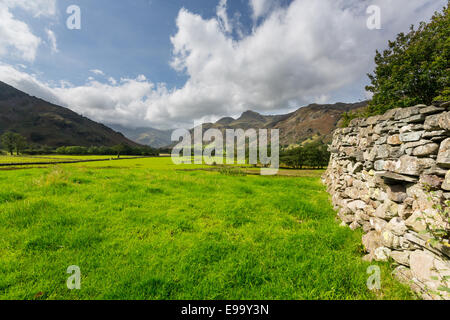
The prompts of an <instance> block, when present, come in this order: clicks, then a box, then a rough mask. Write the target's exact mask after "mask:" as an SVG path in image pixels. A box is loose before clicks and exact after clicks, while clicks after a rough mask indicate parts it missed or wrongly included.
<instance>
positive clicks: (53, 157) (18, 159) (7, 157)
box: [0, 155, 133, 164]
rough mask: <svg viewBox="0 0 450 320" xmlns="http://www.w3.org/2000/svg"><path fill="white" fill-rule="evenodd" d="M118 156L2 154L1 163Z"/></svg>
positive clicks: (125, 157) (0, 156)
mask: <svg viewBox="0 0 450 320" xmlns="http://www.w3.org/2000/svg"><path fill="white" fill-rule="evenodd" d="M115 158H117V157H116V156H67V155H42V156H24V155H21V156H11V155H0V164H9V163H35V162H59V161H71V160H73V161H77V160H96V159H105V160H109V159H115ZM121 158H123V159H127V158H133V156H122V157H121Z"/></svg>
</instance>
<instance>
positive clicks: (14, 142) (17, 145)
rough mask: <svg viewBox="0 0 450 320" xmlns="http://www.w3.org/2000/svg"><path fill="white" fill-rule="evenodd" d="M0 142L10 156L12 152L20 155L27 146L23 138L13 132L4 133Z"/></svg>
mask: <svg viewBox="0 0 450 320" xmlns="http://www.w3.org/2000/svg"><path fill="white" fill-rule="evenodd" d="M1 142H2V144H3V146H4V147H5V148H6V149H7V150H8V152H9V153H10V154H11V155H12V154H13V152H14V150H15V151H16V153H17V155H19V153H21V152H22V151H23V150H24V149H25V148H26V146H27V140H26V139H25V137H23V136H21V135H20V134H18V133H13V132H9V131H8V132H5V133H4V134H3V135H2V136H1Z"/></svg>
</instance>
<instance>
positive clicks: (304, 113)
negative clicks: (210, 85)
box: [203, 101, 367, 146]
mask: <svg viewBox="0 0 450 320" xmlns="http://www.w3.org/2000/svg"><path fill="white" fill-rule="evenodd" d="M366 106H367V101H364V102H359V103H350V104H347V103H336V104H326V105H319V104H311V105H309V106H306V107H302V108H299V109H298V110H297V111H295V112H292V113H288V114H284V115H276V116H271V115H269V116H266V115H261V114H259V113H257V112H254V111H246V112H244V113H243V114H242V115H241V116H240V117H239V118H238V119H233V118H230V117H226V118H222V119H220V120H219V121H217V122H216V123H205V124H203V131H206V130H208V129H210V128H215V129H219V130H221V131H225V129H244V130H245V129H249V128H254V129H263V128H267V129H279V130H280V144H281V145H283V146H287V145H293V144H300V143H302V142H304V141H306V140H311V139H317V138H320V139H322V140H323V141H325V142H331V137H332V132H333V131H334V130H335V129H336V128H337V126H338V122H339V120H340V119H341V116H342V114H343V113H344V112H348V111H351V110H357V109H361V108H364V107H366Z"/></svg>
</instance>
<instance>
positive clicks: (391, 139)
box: [387, 134, 402, 145]
mask: <svg viewBox="0 0 450 320" xmlns="http://www.w3.org/2000/svg"><path fill="white" fill-rule="evenodd" d="M387 143H388V144H390V145H400V144H402V142H401V141H400V136H399V135H398V134H395V135H393V136H389V137H388V138H387Z"/></svg>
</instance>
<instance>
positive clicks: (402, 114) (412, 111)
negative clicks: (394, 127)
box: [395, 107, 420, 120]
mask: <svg viewBox="0 0 450 320" xmlns="http://www.w3.org/2000/svg"><path fill="white" fill-rule="evenodd" d="M419 113H420V108H419V107H409V108H403V109H400V110H398V111H397V112H396V114H395V120H402V119H406V118H409V117H411V116H414V115H416V114H419Z"/></svg>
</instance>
